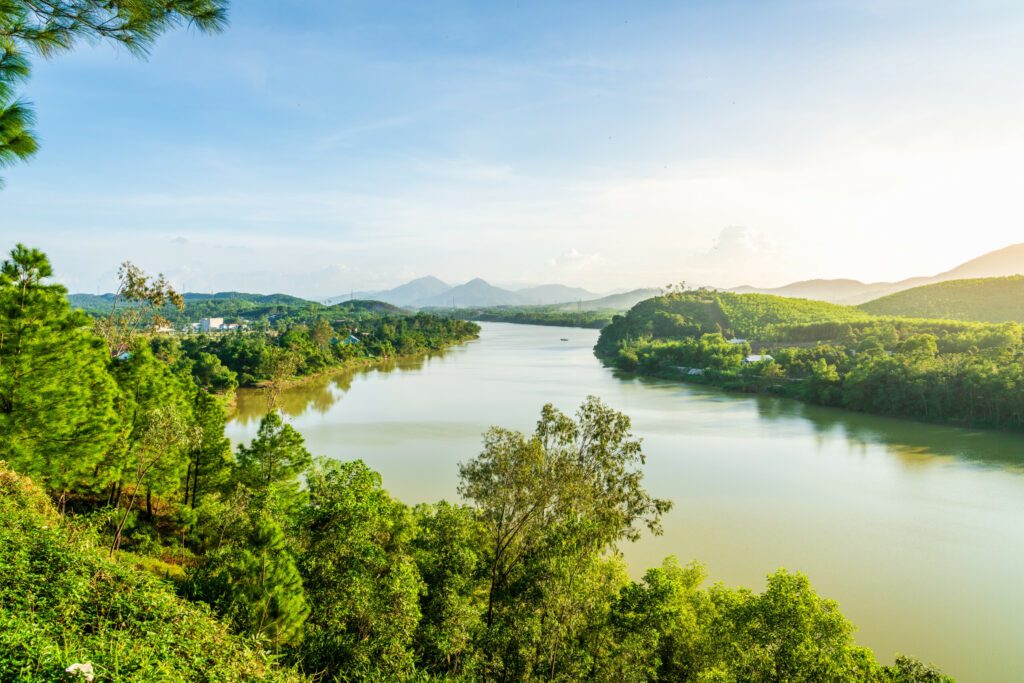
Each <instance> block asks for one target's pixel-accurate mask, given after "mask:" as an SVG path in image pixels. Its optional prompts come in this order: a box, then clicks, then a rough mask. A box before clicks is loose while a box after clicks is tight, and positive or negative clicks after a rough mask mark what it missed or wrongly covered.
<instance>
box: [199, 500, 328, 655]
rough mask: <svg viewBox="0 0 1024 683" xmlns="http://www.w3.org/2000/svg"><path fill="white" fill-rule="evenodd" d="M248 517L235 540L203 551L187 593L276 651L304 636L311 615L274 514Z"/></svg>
mask: <svg viewBox="0 0 1024 683" xmlns="http://www.w3.org/2000/svg"><path fill="white" fill-rule="evenodd" d="M247 522H248V524H247V526H248V529H247V530H246V532H245V533H244V534H243V535H241V536H239V537H238V538H237V542H235V543H232V544H230V545H226V546H223V547H221V548H219V549H217V550H214V551H212V552H210V553H208V554H207V556H206V557H205V559H204V561H203V562H202V563H201V564H200V565H199V567H198V568H197V569H196V570H195V571H194V572H192V573H191V574H190V575H189V580H188V584H187V585H186V587H185V594H186V595H188V596H190V597H192V598H194V599H198V600H202V601H204V602H206V603H207V604H209V605H210V606H211V607H213V609H214V611H215V612H217V614H219V615H220V616H222V617H223V618H224V619H225V620H226V621H227V622H228V623H229V624H231V627H232V630H234V631H235V632H237V633H242V634H245V635H247V636H250V637H251V638H254V639H256V640H257V641H259V642H261V643H263V644H264V646H265V647H267V649H269V650H270V651H272V652H274V653H280V651H281V647H282V646H285V645H289V644H291V643H294V642H296V641H298V640H299V639H300V638H301V637H302V625H303V622H304V621H305V620H306V617H307V615H308V614H309V607H308V606H307V605H306V599H305V593H304V591H303V589H302V579H301V578H300V577H299V572H298V569H297V568H296V566H295V559H294V557H293V555H292V553H291V552H290V550H289V548H288V544H287V540H286V538H285V534H284V532H283V531H282V529H281V527H280V526H279V525H278V524H277V523H276V522H275V521H274V519H273V518H272V517H271V516H270V515H269V514H267V513H265V512H261V513H257V514H256V515H254V517H253V519H251V520H247ZM235 533H236V534H237V530H235Z"/></svg>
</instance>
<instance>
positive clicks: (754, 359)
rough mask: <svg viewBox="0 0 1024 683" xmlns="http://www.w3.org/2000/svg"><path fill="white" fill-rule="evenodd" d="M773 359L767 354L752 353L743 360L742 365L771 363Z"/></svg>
mask: <svg viewBox="0 0 1024 683" xmlns="http://www.w3.org/2000/svg"><path fill="white" fill-rule="evenodd" d="M774 360H775V358H774V357H772V356H770V355H768V354H767V353H764V354H762V353H752V354H750V355H749V356H747V357H746V358H744V359H743V362H744V363H771V362H772V361H774Z"/></svg>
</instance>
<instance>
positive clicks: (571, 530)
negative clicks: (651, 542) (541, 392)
mask: <svg viewBox="0 0 1024 683" xmlns="http://www.w3.org/2000/svg"><path fill="white" fill-rule="evenodd" d="M643 461H644V457H643V452H642V450H641V447H640V442H639V441H637V440H636V439H634V438H633V436H632V434H631V432H630V421H629V418H628V417H626V416H625V415H623V414H621V413H618V412H616V411H614V410H612V409H611V408H609V407H607V406H605V405H604V404H602V403H601V402H600V401H599V400H598V399H597V398H595V397H590V398H588V399H587V400H586V401H585V402H584V404H583V405H582V406H581V407H580V409H579V410H578V411H577V414H576V419H575V420H573V419H572V418H570V417H568V416H566V415H564V414H563V413H561V412H559V411H558V410H556V409H555V408H554V407H553V406H551V405H550V404H549V405H546V406H544V408H543V410H542V412H541V419H540V421H539V422H538V424H537V429H536V431H535V432H534V434H533V436H532V437H530V438H527V437H526V436H524V435H523V434H521V433H518V432H512V431H508V430H504V429H499V428H492V429H491V430H490V431H489V432H488V433H487V435H486V436H485V438H484V450H483V453H481V454H480V455H479V456H478V457H477V458H476V459H474V460H472V461H471V462H469V463H466V464H465V465H462V466H460V468H459V474H460V479H461V483H460V486H459V492H460V494H462V496H463V497H465V498H466V499H467V500H469V501H471V502H472V503H473V505H474V507H475V508H476V509H477V512H478V514H479V516H480V518H481V522H482V524H483V525H484V527H485V529H486V534H487V542H486V562H487V566H488V584H489V585H488V598H487V611H486V616H485V626H486V633H485V636H484V637H485V644H484V647H485V649H486V650H487V651H488V654H487V658H488V662H487V664H486V667H487V670H486V671H485V676H486V675H487V673H495V675H500V676H502V677H504V676H507V675H512V676H514V677H518V676H525V675H529V669H530V667H536V666H540V665H541V664H543V666H544V668H545V669H546V670H548V671H556V670H557V669H558V667H559V662H560V658H561V654H560V653H561V648H562V647H563V646H564V644H565V643H566V642H568V641H570V640H572V639H573V638H575V637H576V635H577V633H576V631H575V628H574V627H573V624H574V623H575V622H576V617H577V615H578V614H579V613H580V611H581V610H586V608H587V604H588V600H589V598H587V597H586V596H584V595H583V594H582V593H578V592H576V591H577V590H578V589H580V587H581V585H582V584H585V583H587V582H588V580H589V579H590V578H591V577H592V576H593V573H594V572H600V571H602V568H601V567H599V566H598V563H596V562H595V560H596V559H597V558H598V557H599V556H600V555H602V554H603V553H605V552H608V551H610V550H611V551H613V550H614V549H615V547H616V545H617V544H618V543H620V542H622V541H625V540H634V539H636V538H638V537H639V534H640V529H641V528H642V527H646V528H648V529H649V530H651V531H652V532H655V533H659V532H660V520H661V516H662V514H664V513H665V512H666V511H667V510H668V509H669V508H670V507H671V504H670V503H669V502H668V501H664V500H659V499H656V498H653V497H651V496H650V495H649V494H648V493H647V492H646V491H645V490H644V488H643V486H642V479H643V474H642V472H641V471H640V470H639V469H637V466H638V465H641V464H643ZM559 595H561V596H563V597H564V596H565V595H575V599H569V600H555V598H556V596H559ZM530 614H535V615H538V619H539V625H536V626H535V628H533V629H532V630H531V629H526V628H522V625H521V624H520V623H519V621H520V619H521V618H524V617H526V616H528V615H530ZM499 623H500V624H501V628H498V624H499ZM567 624H568V625H569V628H568V630H566V628H565V626H566V625H567ZM538 649H541V650H543V652H544V657H543V662H542V663H541V662H540V661H539V658H538V657H537V656H536V655H535V654H529V653H531V652H533V653H535V652H537V651H538Z"/></svg>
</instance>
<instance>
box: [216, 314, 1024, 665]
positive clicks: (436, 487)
mask: <svg viewBox="0 0 1024 683" xmlns="http://www.w3.org/2000/svg"><path fill="white" fill-rule="evenodd" d="M596 336H597V333H596V332H595V331H592V330H567V329H564V328H552V327H530V326H518V325H504V324H498V323H490V324H484V325H483V331H482V334H481V338H480V339H479V340H477V341H473V342H470V343H468V344H466V345H464V346H460V347H457V348H455V349H451V350H450V351H448V352H447V353H445V354H444V355H437V356H432V357H424V358H418V359H413V360H403V361H401V362H397V363H391V364H386V365H383V366H381V367H379V368H370V369H361V370H357V371H350V372H341V373H337V374H336V375H333V376H330V377H321V378H318V379H315V380H310V381H309V382H307V383H303V384H300V385H297V386H294V387H292V388H289V389H287V390H286V391H284V392H282V395H281V407H282V410H283V411H284V413H285V415H286V416H287V418H288V420H289V422H290V423H291V424H292V425H294V426H295V428H296V429H298V430H299V431H300V432H301V433H302V434H303V436H304V437H305V439H306V443H307V445H308V447H309V449H310V451H312V452H313V453H314V454H316V455H325V456H328V457H333V458H338V459H345V460H351V459H355V458H360V459H363V460H365V461H366V462H367V464H368V465H370V466H371V467H373V468H374V469H376V470H378V471H379V472H381V474H382V476H383V478H384V483H385V485H386V486H387V487H388V489H390V490H391V492H392V493H393V494H394V495H395V496H396V497H398V498H399V499H401V500H404V501H406V502H409V503H417V502H422V501H434V500H438V499H441V498H448V499H453V498H455V497H456V496H457V493H456V486H457V478H458V465H459V463H460V462H464V461H466V460H467V459H469V458H472V457H473V456H475V455H476V454H477V453H478V452H479V450H480V443H481V435H482V434H483V432H484V431H485V430H486V429H487V428H488V427H489V426H491V425H501V426H504V427H508V428H512V429H519V430H524V431H528V430H531V429H532V428H533V425H534V424H535V423H536V420H537V417H538V414H539V411H540V408H541V406H542V405H543V404H544V403H547V402H551V403H554V404H555V405H556V406H557V407H558V408H560V409H562V410H566V411H572V410H574V409H575V408H576V407H577V406H578V405H579V404H580V403H581V402H582V401H583V399H584V398H585V397H586V396H587V395H589V394H596V395H598V396H600V397H601V398H602V399H603V400H605V401H606V402H607V403H608V404H609V405H611V406H612V407H614V408H615V409H617V410H621V411H623V412H625V413H626V414H628V415H629V416H630V417H631V418H632V419H633V425H634V429H635V431H636V433H637V434H638V436H640V437H642V438H643V440H644V452H645V453H646V454H647V464H646V466H645V469H646V482H647V485H648V488H649V489H650V490H651V493H652V494H653V495H655V496H658V497H661V498H670V499H672V500H673V501H674V503H675V508H674V509H673V511H672V512H671V513H670V514H669V515H668V516H667V517H666V519H665V524H664V526H665V534H664V535H663V536H660V537H644V538H643V539H642V540H641V541H639V542H638V543H635V544H632V545H630V546H629V547H627V548H625V549H624V551H625V555H626V559H627V562H628V563H629V565H630V568H631V571H632V572H633V573H634V575H637V574H639V573H641V572H642V570H643V569H644V568H645V567H649V566H651V565H653V564H656V563H658V562H660V561H661V559H662V558H663V557H665V556H666V555H670V554H674V555H678V556H679V557H681V558H682V559H684V560H688V559H691V558H696V559H700V560H702V561H704V562H706V563H707V565H708V568H709V571H710V574H711V576H712V577H714V578H715V579H720V580H723V581H725V582H727V583H730V584H744V585H749V586H759V585H762V582H763V578H764V576H765V575H766V574H767V573H769V572H771V571H772V570H774V569H776V568H777V567H779V566H786V567H790V568H792V569H799V570H800V571H803V572H805V573H807V574H808V575H809V576H810V577H811V579H812V581H813V582H814V584H815V586H816V587H817V588H818V589H819V590H820V591H821V592H822V593H823V594H825V595H827V596H829V597H832V598H835V599H837V600H839V602H840V603H841V604H842V606H843V610H844V612H845V613H846V614H847V615H848V616H849V617H850V618H851V619H852V620H853V622H854V623H856V624H857V625H858V626H859V628H860V630H859V632H858V641H859V642H861V643H863V644H865V645H868V646H870V647H872V648H874V649H875V650H876V652H877V653H878V654H879V656H880V657H881V658H882V659H891V658H892V657H893V655H894V654H895V653H896V652H904V653H907V654H913V655H916V656H919V657H922V658H924V659H926V660H930V661H933V662H935V663H937V664H939V665H940V666H942V667H943V668H944V669H946V670H947V671H948V672H950V673H951V674H953V675H955V676H958V677H960V678H962V679H963V680H985V681H988V680H992V681H1002V680H1017V679H1019V678H1020V675H1019V674H1020V673H1021V672H1022V671H1024V651H1022V650H1021V648H1020V647H1019V642H1020V641H1021V640H1022V639H1024V620H1022V619H1021V618H1020V615H1021V614H1024V591H1020V590H1018V589H1017V586H1018V584H1019V580H1020V574H1021V568H1022V567H1024V436H1020V435H1015V434H1003V433H996V432H985V431H978V430H965V429H955V428H951V427H939V426H934V425H928V424H921V423H914V422H905V421H900V420H892V419H886V418H881V417H876V416H871V415H862V414H855V413H849V412H845V411H841V410H835V409H827V408H821V407H816V406H808V405H804V404H802V403H798V402H795V401H790V400H785V399H778V398H772V397H756V396H744V395H739V394H729V393H724V392H721V391H718V390H716V389H713V388H709V387H700V386H694V385H683V384H679V383H675V382H669V381H665V380H656V379H648V378H638V377H635V376H630V375H626V374H621V373H616V372H613V371H611V370H609V369H607V368H604V367H602V366H601V365H600V363H598V362H597V361H596V360H595V358H594V356H593V353H592V352H591V349H592V347H593V345H594V342H595V340H596ZM563 337H564V338H566V339H568V341H562V338H563ZM265 408H266V399H265V397H264V396H262V395H260V394H259V393H258V392H248V391H240V392H239V396H238V407H237V411H236V416H235V417H234V418H233V420H232V421H231V423H230V424H229V426H228V435H229V436H230V437H231V438H232V440H234V441H235V442H236V443H237V442H241V441H246V440H249V439H251V438H252V437H253V435H254V434H255V431H256V427H257V424H258V419H259V417H260V416H261V415H262V414H263V411H264V410H265Z"/></svg>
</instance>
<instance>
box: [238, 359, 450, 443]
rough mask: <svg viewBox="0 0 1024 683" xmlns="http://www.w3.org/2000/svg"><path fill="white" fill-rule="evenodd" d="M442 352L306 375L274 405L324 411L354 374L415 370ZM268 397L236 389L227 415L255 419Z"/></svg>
mask: <svg viewBox="0 0 1024 683" xmlns="http://www.w3.org/2000/svg"><path fill="white" fill-rule="evenodd" d="M443 355H444V354H443V352H438V353H431V354H427V355H423V356H416V357H411V358H399V359H394V358H389V359H384V360H380V361H378V362H377V363H375V364H374V365H370V366H367V367H363V368H357V369H351V370H344V371H339V372H336V373H331V374H324V375H318V376H316V377H307V378H305V379H303V380H302V381H300V382H297V383H295V384H293V385H292V386H289V387H287V388H286V389H284V390H283V391H281V393H280V394H279V395H278V397H277V407H278V409H279V410H280V411H281V412H282V413H283V414H285V415H287V416H288V417H299V416H300V415H305V414H307V413H317V414H320V415H324V414H326V413H327V411H328V410H330V409H331V407H332V406H334V404H336V403H337V402H338V401H340V400H341V399H342V397H343V396H344V395H345V394H346V393H348V392H349V390H350V389H351V388H352V383H353V381H354V380H355V379H356V378H358V377H362V376H365V375H367V374H369V373H373V372H382V373H392V372H409V371H419V370H422V369H423V368H424V366H426V365H428V364H429V363H430V362H431V361H432V360H434V359H436V358H440V357H441V356H443ZM268 398H269V397H268V393H267V392H266V391H265V390H263V389H239V390H238V394H237V396H236V401H235V408H234V410H233V411H232V414H231V419H232V420H233V421H234V422H237V423H238V424H240V425H242V426H243V427H245V426H249V425H250V424H256V423H258V422H259V420H260V418H262V417H263V416H264V415H265V414H266V412H267V407H268Z"/></svg>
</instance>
